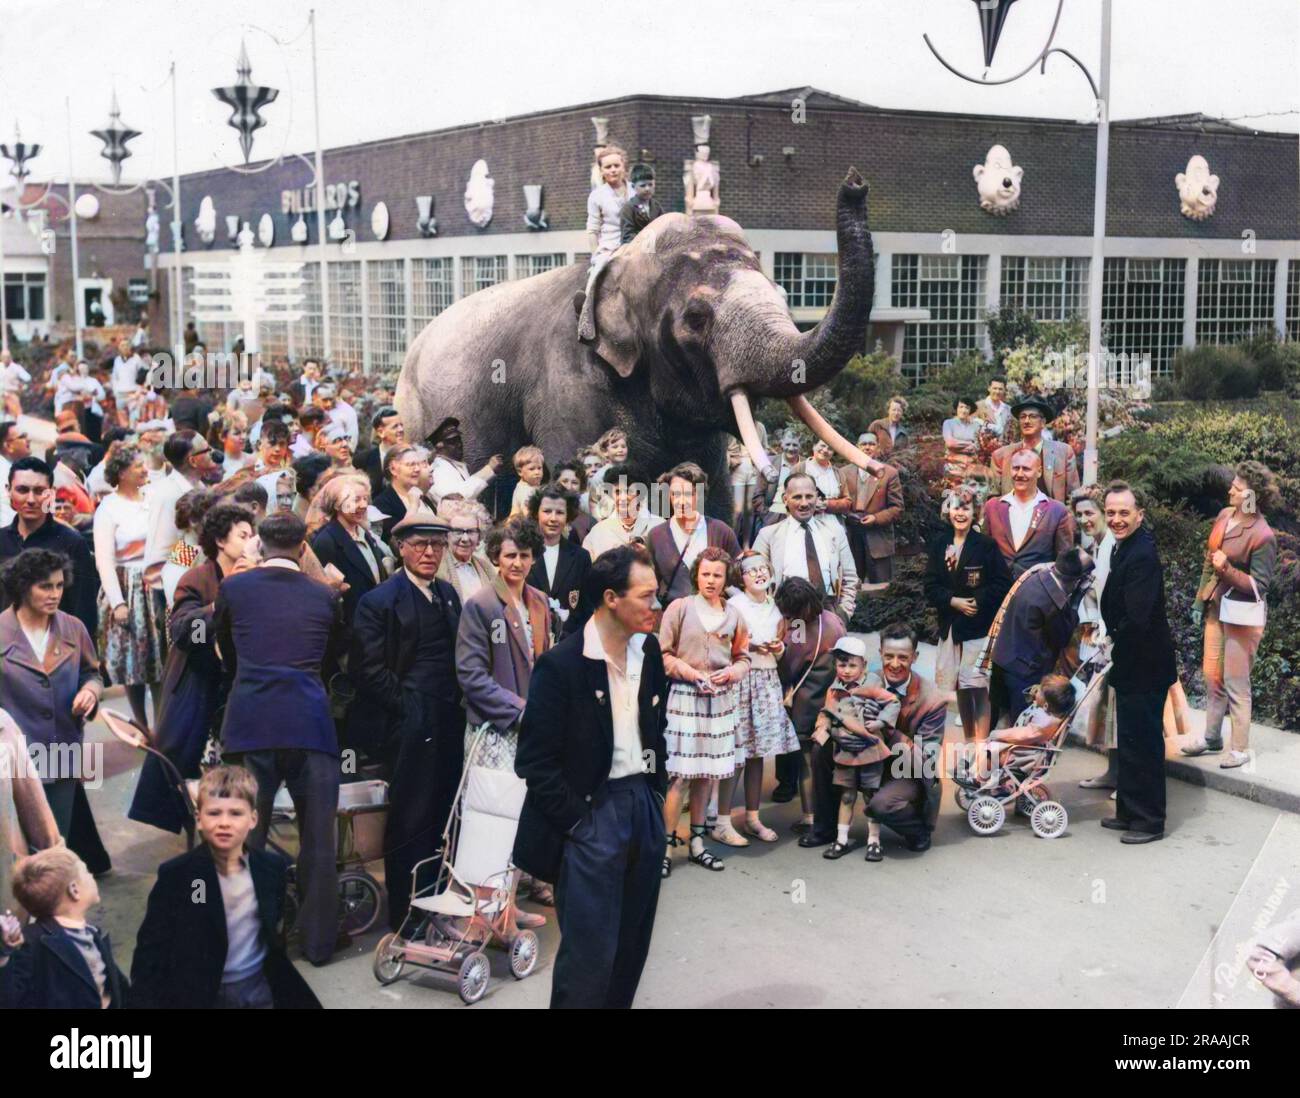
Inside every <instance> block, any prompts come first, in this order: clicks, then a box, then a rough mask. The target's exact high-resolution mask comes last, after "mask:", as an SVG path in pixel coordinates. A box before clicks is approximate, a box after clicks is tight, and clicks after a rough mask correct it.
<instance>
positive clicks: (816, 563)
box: [796, 519, 826, 595]
mask: <svg viewBox="0 0 1300 1098" xmlns="http://www.w3.org/2000/svg"><path fill="white" fill-rule="evenodd" d="M796 521H797V520H796ZM811 521H812V520H811V519H807V520H805V521H803V522H800V523H799V525H800V526H802V527H803V551H804V556H805V558H806V559H807V561H808V582H809V583H811V584H812V585H813V588H814V589H815V590H816V592H817V594H819V595H825V594H826V584H825V583H824V582H822V565H821V561H820V560H818V559H817V542H816V540H815V539H814V538H813V532H812V527H811V526H809V525H808V524H809V522H811Z"/></svg>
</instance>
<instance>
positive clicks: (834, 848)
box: [822, 839, 850, 861]
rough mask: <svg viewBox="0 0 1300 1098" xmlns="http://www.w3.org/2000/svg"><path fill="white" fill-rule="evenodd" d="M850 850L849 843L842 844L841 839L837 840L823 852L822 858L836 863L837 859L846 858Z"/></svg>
mask: <svg viewBox="0 0 1300 1098" xmlns="http://www.w3.org/2000/svg"><path fill="white" fill-rule="evenodd" d="M849 849H850V848H849V844H848V843H842V842H840V841H839V839H836V840H835V841H834V842H833V843H831V845H830V846H828V847H827V848H826V849H825V850H823V851H822V857H823V858H828V859H830V860H831V861H835V859H836V858H842V857H844V855H845V854H847V853H848V852H849Z"/></svg>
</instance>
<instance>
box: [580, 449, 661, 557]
mask: <svg viewBox="0 0 1300 1098" xmlns="http://www.w3.org/2000/svg"><path fill="white" fill-rule="evenodd" d="M605 484H606V485H608V490H609V495H610V499H611V500H612V501H613V504H614V511H613V513H612V514H611V515H610V516H609V517H608V518H603V519H601V520H600V521H599V522H598V523H596V525H595V526H593V527H592V528H591V532H590V533H588V534H587V536H586V537H585V538H584V539H583V542H582V547H583V548H584V549H585V550H587V552H588V554H590V556H591V559H592V560H593V561H594V560H595V559H596V558H597V557H599V556H600V555H601V554H602V553H608V552H609V551H610V550H611V549H617V548H618V547H619V546H620V545H628V544H630V543H631V541H632V539H633V538H640V539H641V540H642V541H644V540H645V539H646V537H647V536H648V535H649V533H650V531H651V530H653V529H654V528H655V527H656V526H662V525H663V524H664V521H665V520H664V519H661V518H660V517H659V516H658V515H653V514H651V513H650V512H649V511H647V510H646V508H645V496H646V485H645V482H644V481H642V480H641V478H640V475H639V474H638V473H637V472H636V471H635V470H634V469H633V468H632V467H631V466H630V465H611V466H610V467H609V468H608V469H607V470H606V471H605Z"/></svg>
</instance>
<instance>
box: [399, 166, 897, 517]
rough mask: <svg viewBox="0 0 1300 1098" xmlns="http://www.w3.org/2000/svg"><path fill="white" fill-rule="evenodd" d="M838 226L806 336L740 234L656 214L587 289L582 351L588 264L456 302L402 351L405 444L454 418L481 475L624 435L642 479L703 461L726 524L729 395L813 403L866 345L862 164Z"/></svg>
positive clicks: (846, 186)
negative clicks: (520, 458) (590, 311)
mask: <svg viewBox="0 0 1300 1098" xmlns="http://www.w3.org/2000/svg"><path fill="white" fill-rule="evenodd" d="M836 217H837V222H838V224H837V236H838V247H839V281H838V283H837V285H836V288H835V296H834V300H833V301H832V302H831V307H830V311H829V313H828V314H827V316H826V318H825V319H824V320H823V321H822V322H821V324H819V325H818V326H817V328H815V329H814V330H812V331H810V332H806V333H801V332H799V331H798V330H797V329H796V328H795V326H794V323H793V322H792V321H791V319H790V314H789V311H788V309H787V307H786V303H785V299H784V297H783V295H782V293H781V291H780V290H779V289H778V288H777V287H776V286H775V285H774V284H773V283H772V282H771V281H769V280H768V278H767V277H766V276H765V275H764V274H763V273H762V270H761V269H760V266H759V262H758V258H757V257H756V256H755V254H754V252H753V250H752V249H751V248H750V247H749V245H748V243H747V242H746V241H745V237H744V232H743V230H742V229H741V228H740V226H739V225H737V224H736V223H735V222H734V221H732V220H730V219H729V218H726V217H720V216H716V217H715V216H696V217H687V216H686V215H685V214H678V213H672V214H665V215H664V216H662V217H659V218H657V219H656V220H655V221H653V222H652V223H651V224H650V225H649V226H647V228H645V229H644V230H643V231H642V232H641V233H640V235H638V236H637V238H636V239H635V240H633V241H631V242H630V243H628V244H625V245H624V246H623V247H621V248H620V249H619V250H618V251H617V252H616V253H615V254H614V255H613V257H612V258H611V259H610V260H609V262H608V263H607V264H606V266H605V267H604V268H603V270H602V271H601V273H600V275H599V277H598V278H597V280H596V283H595V285H594V287H593V288H592V293H593V295H594V299H595V318H596V331H597V335H596V339H595V340H594V341H593V342H592V344H591V345H584V344H583V343H581V342H579V341H578V338H577V322H576V318H575V315H574V306H573V297H574V294H575V292H577V291H580V290H581V289H582V288H583V285H584V283H585V280H586V277H587V270H586V268H585V267H583V266H571V267H565V268H562V269H559V270H554V271H547V272H546V273H544V274H540V275H535V276H534V277H532V278H528V279H523V280H521V281H517V282H506V283H501V284H498V285H496V286H492V287H489V288H488V289H486V290H481V291H479V292H478V293H476V294H473V295H472V296H470V297H467V298H465V299H463V300H461V301H458V302H456V304H455V305H453V306H452V307H451V308H449V309H447V310H446V311H445V312H443V313H442V314H440V315H439V316H437V317H435V318H434V320H433V321H431V322H430V324H429V325H428V327H426V328H425V329H424V331H422V332H421V333H420V334H419V336H417V337H416V339H415V342H414V343H412V344H411V347H410V349H409V350H408V351H407V354H406V360H405V362H404V363H403V366H402V373H401V377H400V378H399V380H398V384H397V397H396V400H397V406H398V408H399V410H400V411H401V413H402V416H403V419H404V420H405V422H406V431H407V437H408V438H413V439H419V438H423V437H425V435H426V434H428V432H429V431H431V430H432V429H433V428H434V427H435V426H436V425H437V424H438V423H439V421H441V419H442V418H443V417H444V416H451V415H454V416H456V417H458V418H459V419H460V421H461V428H462V431H463V433H464V436H465V458H466V461H467V462H468V464H469V466H470V467H471V468H476V467H477V466H478V465H480V464H481V463H482V462H483V461H485V460H486V459H487V457H488V456H489V455H491V454H493V453H500V454H503V455H505V457H506V459H507V461H508V460H509V458H510V456H511V455H512V454H513V452H514V451H515V449H517V448H518V447H520V446H522V445H524V444H526V443H532V444H535V445H537V446H540V447H541V448H542V450H543V451H544V452H545V454H546V456H547V459H548V461H550V462H552V463H553V462H556V461H560V460H563V459H565V458H567V457H569V456H570V455H572V454H573V452H574V451H575V450H576V449H577V448H578V447H579V446H583V445H588V444H590V443H591V442H593V441H595V439H597V438H598V437H599V436H600V435H601V434H602V433H603V432H604V431H606V430H608V429H609V428H610V427H614V426H618V427H622V428H623V429H624V430H625V431H627V435H628V452H629V455H630V458H629V460H631V462H632V463H633V464H634V465H635V466H636V467H638V468H639V469H641V470H643V471H644V474H645V475H646V476H647V477H650V476H654V475H656V474H657V473H659V472H661V471H662V470H664V469H667V468H668V467H670V466H671V465H674V464H676V463H677V462H679V461H686V460H691V461H696V462H698V463H699V464H700V465H701V466H703V468H704V469H705V471H706V472H707V473H708V474H709V496H708V501H707V510H708V512H709V513H710V514H713V515H716V516H719V517H724V518H725V517H729V516H730V509H731V498H730V489H729V487H728V482H727V465H726V445H725V439H724V438H723V432H730V433H732V434H736V433H737V432H738V429H737V423H736V418H735V413H734V412H733V410H732V406H731V402H730V397H731V394H732V393H733V392H735V391H736V390H743V391H744V392H745V393H747V394H748V396H749V397H750V398H751V400H756V399H757V398H759V397H763V396H774V397H790V396H795V395H798V394H801V393H806V392H808V391H810V390H812V389H815V388H817V387H818V386H819V385H823V384H825V383H826V382H827V381H829V380H830V379H831V378H832V377H834V376H835V374H836V373H837V372H838V371H839V370H840V369H841V368H843V366H844V364H845V363H846V362H847V361H848V360H849V358H851V357H852V356H853V355H854V354H856V353H857V352H858V351H860V350H861V349H862V347H863V343H864V339H865V334H866V327H867V320H868V317H869V315H870V310H871V300H872V293H873V290H874V280H875V271H874V261H873V254H872V247H871V234H870V232H869V231H868V229H867V184H866V183H865V181H864V180H863V179H862V177H861V175H859V174H858V172H857V169H850V170H849V173H848V175H847V177H846V178H845V180H844V182H843V184H841V186H840V192H839V200H838V208H837V215H836ZM799 363H802V365H801V366H800V365H798V364H799Z"/></svg>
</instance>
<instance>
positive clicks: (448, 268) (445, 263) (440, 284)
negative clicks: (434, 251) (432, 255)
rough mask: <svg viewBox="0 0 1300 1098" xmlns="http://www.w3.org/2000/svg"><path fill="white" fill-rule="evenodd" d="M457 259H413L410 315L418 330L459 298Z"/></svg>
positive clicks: (417, 331) (417, 332)
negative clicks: (456, 270) (456, 280)
mask: <svg viewBox="0 0 1300 1098" xmlns="http://www.w3.org/2000/svg"><path fill="white" fill-rule="evenodd" d="M454 272H455V260H453V259H451V258H450V257H448V258H445V259H412V260H411V313H412V315H413V317H414V320H415V331H416V334H417V335H418V334H419V331H420V329H421V328H423V327H424V326H425V325H426V324H428V323H429V321H431V320H432V319H433V318H434V317H435V316H437V315H438V314H439V313H440V312H442V311H443V309H446V308H448V307H449V306H450V305H451V303H452V302H453V301H454V300H455V299H456V284H455V281H454V277H455V274H454Z"/></svg>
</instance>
